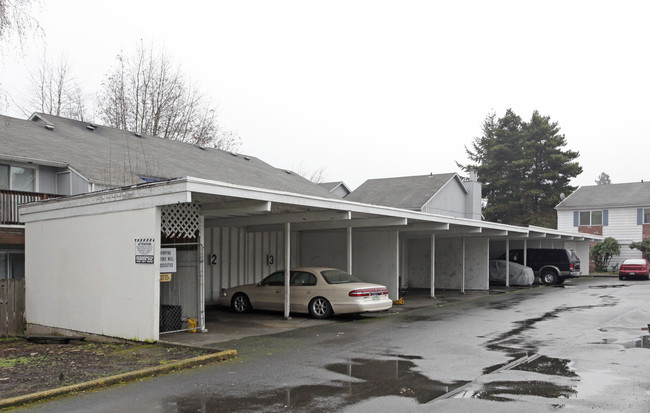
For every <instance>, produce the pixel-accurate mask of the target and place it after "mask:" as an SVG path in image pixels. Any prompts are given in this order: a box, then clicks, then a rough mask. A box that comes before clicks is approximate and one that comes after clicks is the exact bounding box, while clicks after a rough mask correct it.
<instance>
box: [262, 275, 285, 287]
mask: <svg viewBox="0 0 650 413" xmlns="http://www.w3.org/2000/svg"><path fill="white" fill-rule="evenodd" d="M262 285H268V286H271V287H280V286H284V271H278V272H274V273H273V274H271V275H269V276H268V277H266V278H265V279H264V280H262Z"/></svg>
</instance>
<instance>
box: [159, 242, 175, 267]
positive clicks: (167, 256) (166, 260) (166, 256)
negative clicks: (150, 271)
mask: <svg viewBox="0 0 650 413" xmlns="http://www.w3.org/2000/svg"><path fill="white" fill-rule="evenodd" d="M160 272H161V273H163V272H176V248H161V249H160Z"/></svg>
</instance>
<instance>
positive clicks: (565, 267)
mask: <svg viewBox="0 0 650 413" xmlns="http://www.w3.org/2000/svg"><path fill="white" fill-rule="evenodd" d="M499 259H501V260H505V259H506V255H505V254H503V255H502V256H501V258H499ZM510 261H513V262H516V263H518V264H522V265H523V264H524V250H510ZM526 266H528V267H530V268H532V269H533V272H534V273H535V275H536V276H537V277H539V278H540V280H541V281H542V283H544V284H546V285H552V284H562V283H563V282H564V280H566V279H567V278H577V277H579V276H580V259H579V258H578V256H577V255H576V253H575V252H573V251H571V250H568V249H566V248H528V249H526Z"/></svg>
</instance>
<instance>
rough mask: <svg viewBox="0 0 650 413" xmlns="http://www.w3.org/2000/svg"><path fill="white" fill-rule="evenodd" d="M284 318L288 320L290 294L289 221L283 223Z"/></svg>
mask: <svg viewBox="0 0 650 413" xmlns="http://www.w3.org/2000/svg"><path fill="white" fill-rule="evenodd" d="M284 268H285V269H284V319H285V320H290V319H291V317H289V308H290V304H291V303H290V300H291V298H290V297H291V295H290V291H289V278H290V277H291V223H290V222H286V223H285V224H284Z"/></svg>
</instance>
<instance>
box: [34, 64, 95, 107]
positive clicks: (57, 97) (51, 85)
mask: <svg viewBox="0 0 650 413" xmlns="http://www.w3.org/2000/svg"><path fill="white" fill-rule="evenodd" d="M30 75H31V85H32V91H31V92H32V93H31V97H30V99H29V104H30V107H31V108H38V110H40V111H41V112H43V113H47V114H49V115H56V116H65V117H68V118H72V119H77V120H84V117H86V116H87V109H86V103H85V100H84V97H83V93H82V91H81V87H80V86H79V85H78V84H77V83H76V81H75V79H74V77H73V75H72V69H71V66H70V64H69V63H68V60H67V59H66V58H65V57H63V56H62V57H60V58H59V60H58V61H57V62H54V61H52V60H48V58H47V57H46V56H44V57H43V59H42V60H41V62H40V64H39V66H38V68H36V69H34V70H32V71H31V73H30Z"/></svg>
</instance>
